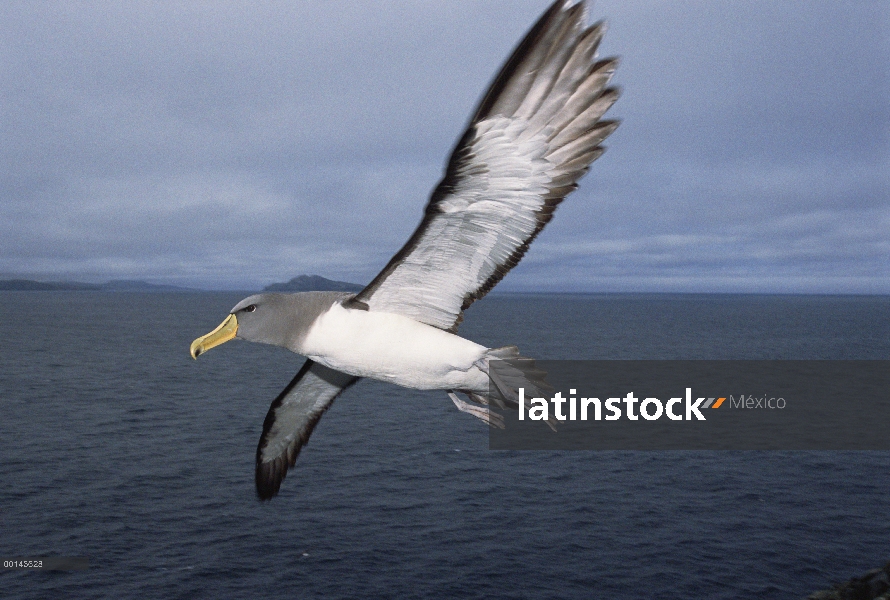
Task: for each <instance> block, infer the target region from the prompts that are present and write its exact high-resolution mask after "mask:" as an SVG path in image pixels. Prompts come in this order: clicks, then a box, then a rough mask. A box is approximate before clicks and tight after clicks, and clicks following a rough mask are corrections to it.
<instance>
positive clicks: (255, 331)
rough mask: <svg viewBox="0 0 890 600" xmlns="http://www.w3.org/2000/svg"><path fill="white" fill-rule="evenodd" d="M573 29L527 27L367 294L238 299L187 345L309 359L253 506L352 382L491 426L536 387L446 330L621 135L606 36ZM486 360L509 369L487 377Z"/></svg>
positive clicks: (529, 373)
mask: <svg viewBox="0 0 890 600" xmlns="http://www.w3.org/2000/svg"><path fill="white" fill-rule="evenodd" d="M585 25H586V4H585V2H584V1H582V2H579V3H574V2H573V1H572V0H557V1H556V2H555V3H554V4H553V5H552V6H551V7H550V8H549V9H548V10H547V12H546V13H544V15H543V16H542V17H541V18H540V20H539V21H538V22H537V23H536V24H535V25H534V26H533V27H532V29H531V31H529V33H528V34H527V35H526V37H525V38H524V39H523V40H522V42H520V44H519V46H518V47H517V48H516V50H515V51H514V52H513V54H512V56H510V58H509V59H508V60H507V63H506V64H505V65H504V67H503V68H502V69H501V71H500V73H499V74H498V75H497V77H496V78H495V80H494V82H493V83H492V85H491V87H490V88H489V89H488V91H487V92H486V93H485V96H484V97H483V98H482V101H481V102H480V104H479V107H478V109H477V110H476V112H475V114H474V115H473V117H472V119H471V120H470V124H469V126H468V127H467V130H466V132H465V133H464V134H463V136H462V137H461V138H460V140H459V141H458V143H457V146H456V147H455V149H454V151H453V153H452V155H451V158H450V160H449V161H448V166H447V168H446V171H445V176H444V178H443V179H442V181H441V182H440V183H439V185H438V186H437V187H436V189H435V190H434V191H433V193H432V196H431V198H430V200H429V202H428V203H427V205H426V210H425V211H424V215H423V219H422V220H421V222H420V225H419V226H418V227H417V230H416V231H415V232H414V234H413V235H412V236H411V237H410V239H409V240H408V242H407V243H406V244H405V245H404V247H402V249H401V250H399V252H398V253H396V255H395V256H393V258H392V260H390V261H389V264H387V265H386V267H385V268H384V269H383V270H382V271H381V272H380V274H379V275H377V277H375V278H374V280H373V281H371V283H370V284H368V286H367V287H366V288H364V289H363V290H362V291H361V292H359V293H358V294H355V295H353V294H348V293H340V292H304V293H297V294H275V293H268V294H257V295H255V296H250V297H249V298H245V299H244V300H242V301H241V302H239V303H238V304H236V305H235V307H234V308H233V309H232V310H231V312H230V314H229V316H228V317H226V319H225V320H224V321H223V323H222V324H221V325H220V326H219V327H217V328H216V329H215V330H214V331H212V332H211V333H209V334H207V335H205V336H202V337H199V338H198V339H196V340H195V341H194V342H193V343H192V345H191V355H192V357H193V358H197V357H198V355H199V354H201V353H203V352H206V351H207V350H209V349H210V348H213V347H214V346H218V345H219V344H222V343H223V342H226V341H228V340H230V339H233V338H240V339H244V340H247V341H251V342H262V343H265V344H274V345H276V346H283V347H284V348H287V349H288V350H291V351H293V352H296V353H297V354H300V355H303V356H305V357H307V360H306V362H305V364H303V366H302V368H301V369H300V371H299V372H298V373H297V375H296V377H294V378H293V380H292V381H291V382H290V383H289V384H288V385H287V387H285V388H284V390H283V391H282V392H281V394H279V395H278V397H277V398H276V399H275V401H274V402H272V406H271V407H270V408H269V412H268V414H267V415H266V420H265V422H264V423H263V433H262V436H261V437H260V442H259V445H258V447H257V453H256V490H257V495H258V496H259V498H260V499H263V500H267V499H270V498H272V497H273V496H275V495H276V494H277V493H278V490H279V488H280V487H281V482H282V480H283V479H284V478H285V476H286V475H287V470H288V468H289V467H292V466H293V465H294V464H295V462H296V459H297V455H298V454H299V453H300V449H301V448H302V447H303V445H304V444H306V442H307V441H308V440H309V436H310V435H311V434H312V430H313V429H314V427H315V425H316V424H317V423H318V420H319V419H320V418H321V416H322V415H323V414H324V412H325V411H326V410H327V409H328V408H329V407H330V406H331V404H332V403H333V402H334V399H336V398H337V396H338V395H340V393H341V392H342V391H343V390H344V389H346V388H347V387H349V386H351V385H352V384H354V383H355V382H356V381H357V380H358V379H359V378H360V377H370V378H372V379H378V380H381V381H388V382H391V383H394V384H396V385H401V386H405V387H409V388H415V389H422V390H433V389H436V390H438V389H441V390H446V391H447V393H448V395H449V396H450V397H451V399H452V401H453V402H454V404H455V405H456V406H457V408H458V409H459V410H461V411H464V412H467V413H469V414H472V415H474V416H476V417H478V418H480V419H482V420H484V421H485V422H487V423H489V424H490V425H493V426H499V425H501V423H500V421H499V418H500V415H498V414H496V413H493V412H489V411H488V408H487V405H488V404H489V402H494V403H495V404H497V405H499V406H501V407H504V406H515V405H516V398H517V395H516V391H517V390H518V388H519V387H520V386H525V387H526V390H527V391H532V390H544V389H546V388H547V384H546V382H545V381H544V380H543V375H544V373H543V372H542V371H540V370H536V369H535V368H534V363H533V361H531V360H521V358H522V357H520V356H519V350H518V349H517V348H516V347H515V346H507V347H503V348H486V347H485V346H481V345H479V344H476V343H474V342H472V341H470V340H467V339H465V338H462V337H459V336H457V335H456V334H455V332H456V331H457V327H458V325H459V324H460V322H461V319H462V313H463V311H464V310H466V309H467V308H468V307H469V306H470V305H471V304H472V303H473V302H474V301H476V300H478V299H479V298H482V297H483V296H485V294H487V293H488V292H489V290H491V289H492V288H493V287H494V286H495V285H496V284H497V283H498V282H499V281H500V280H501V279H502V278H503V277H504V275H506V274H507V272H508V271H509V270H510V269H511V268H513V267H514V266H515V265H516V264H517V263H518V262H519V260H520V259H521V258H522V256H523V255H524V254H525V252H526V250H528V247H529V244H531V243H532V240H534V239H535V237H536V236H537V235H538V233H540V232H541V230H542V229H543V228H544V226H545V225H546V224H547V223H548V222H549V221H550V219H551V218H552V217H553V212H554V210H555V209H556V207H557V205H558V204H559V203H560V202H562V200H563V198H565V197H566V196H567V195H568V194H569V193H571V192H572V191H573V190H575V189H576V188H577V187H578V183H577V182H578V180H579V179H580V178H581V177H582V176H583V175H584V174H585V173H586V172H587V170H588V168H589V166H590V163H592V162H593V161H594V160H596V159H597V158H598V157H599V156H600V155H602V153H603V151H604V148H603V146H601V145H600V144H601V143H602V141H603V140H604V139H605V138H606V137H607V136H609V134H611V133H612V132H613V131H615V128H616V127H617V126H618V122H617V121H609V120H603V119H602V117H603V114H604V113H605V112H606V111H607V110H608V109H609V108H610V107H611V106H612V104H613V103H614V102H615V100H617V99H618V90H616V89H615V88H612V87H608V84H609V80H610V79H611V77H612V74H613V73H614V72H615V68H616V66H617V64H618V61H617V59H615V58H609V59H605V60H597V59H596V50H597V46H598V45H599V42H600V40H601V39H602V37H603V34H604V32H605V26H604V24H603V23H602V22H600V23H596V24H594V25H592V26H590V27H586V26H585ZM492 359H505V362H506V363H507V364H510V365H514V368H512V369H506V370H502V369H500V368H499V369H494V368H489V367H490V365H494V364H495V363H496V362H497V361H492ZM510 359H515V360H512V361H511V360H510ZM490 361H492V362H491V363H490ZM497 364H500V363H497ZM496 371H497V373H496ZM489 375H490V376H491V378H492V382H493V383H494V384H495V385H494V386H493V387H492V389H493V390H494V393H491V394H490V393H489ZM458 392H459V393H462V394H464V395H465V396H466V397H467V398H468V399H469V400H470V402H467V401H465V400H462V399H461V398H460V397H458V396H457V393H458ZM530 397H531V396H530Z"/></svg>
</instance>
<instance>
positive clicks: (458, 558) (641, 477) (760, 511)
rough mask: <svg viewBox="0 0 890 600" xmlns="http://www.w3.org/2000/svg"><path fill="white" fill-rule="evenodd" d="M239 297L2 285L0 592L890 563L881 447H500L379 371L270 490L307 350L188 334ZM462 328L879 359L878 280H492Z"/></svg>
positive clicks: (647, 587)
mask: <svg viewBox="0 0 890 600" xmlns="http://www.w3.org/2000/svg"><path fill="white" fill-rule="evenodd" d="M240 297H241V294H231V293H195V294H186V293H183V294H135V293H118V294H115V293H100V292H96V293H94V292H71V293H68V292H4V293H0V302H2V306H3V313H2V318H0V358H2V368H0V556H6V557H10V556H84V557H88V559H89V565H90V566H89V569H88V570H85V571H54V572H46V571H45V572H37V571H6V572H0V596H2V597H3V598H108V597H114V598H136V597H143V598H447V597H455V598H536V599H537V598H585V599H588V598H606V599H625V598H627V599H631V598H633V599H636V598H645V599H660V598H664V599H698V598H702V599H730V598H733V599H734V598H757V599H773V598H775V599H780V598H803V597H805V596H806V595H807V594H808V593H810V592H812V591H815V590H817V589H821V588H826V587H829V585H830V584H831V583H832V582H839V581H842V580H846V579H848V578H850V577H852V576H855V575H861V574H862V573H864V572H865V571H868V570H869V569H871V568H874V567H878V566H881V565H883V564H884V563H885V562H886V561H887V560H888V559H890V453H887V452H706V451H696V452H626V451H625V452H591V451H587V452H582V451H575V452H570V451H564V452H555V451H551V452H539V451H525V452H522V451H515V452H508V451H492V450H489V449H488V431H487V430H486V428H485V426H484V425H483V424H482V423H481V422H480V421H478V420H476V419H474V418H472V417H470V416H469V415H466V414H463V413H460V412H458V411H457V410H455V408H454V406H453V405H452V403H451V402H450V400H449V399H448V397H447V396H446V395H445V393H443V392H416V391H411V390H405V389H400V388H396V387H392V386H390V385H385V384H380V383H376V382H372V381H363V382H361V383H359V384H358V385H356V386H355V387H353V388H351V389H349V390H348V391H347V392H346V393H345V394H344V395H343V396H342V397H341V398H340V399H339V400H338V401H337V402H336V403H335V404H334V406H333V407H332V408H331V410H330V411H329V412H328V413H327V414H326V415H325V417H324V418H323V419H322V420H321V422H320V424H319V426H318V427H317V429H316V430H315V433H314V434H313V436H312V440H311V443H310V444H309V445H308V446H307V447H306V448H305V449H304V451H303V453H302V454H301V455H300V458H299V461H298V463H297V467H296V469H294V470H293V471H292V472H291V473H290V475H289V476H288V478H287V479H286V480H285V482H284V485H283V486H282V490H281V493H280V495H279V496H278V497H276V498H275V499H274V500H272V501H271V502H268V503H261V502H259V501H257V500H256V498H255V495H254V489H253V485H254V484H253V461H254V452H255V449H256V444H257V441H258V438H259V435H260V432H261V429H262V423H263V418H264V416H265V414H266V411H267V409H268V407H269V404H270V402H271V400H272V399H273V398H274V397H275V396H276V394H277V393H278V392H279V391H280V390H281V389H282V388H283V387H284V385H285V384H286V383H287V382H288V381H289V380H290V379H291V377H292V376H293V375H294V373H295V371H296V370H297V368H298V367H299V365H300V364H301V362H302V359H301V358H300V357H298V356H296V355H293V354H290V353H288V352H287V351H285V350H281V349H276V348H270V347H263V346H259V345H255V344H248V343H244V342H238V343H230V344H226V345H224V346H222V347H220V348H217V349H214V350H213V351H211V352H209V353H207V354H206V355H204V356H202V357H201V358H200V360H198V361H193V360H192V359H191V358H190V357H189V355H188V347H189V343H190V342H191V341H192V340H193V339H194V338H195V337H197V336H199V335H201V334H204V333H206V332H208V331H210V330H211V329H212V328H214V327H215V326H216V325H217V324H218V323H219V322H220V321H221V320H222V318H223V317H224V316H225V314H226V313H227V312H228V310H229V308H231V306H232V305H234V304H235V302H236V301H238V300H239V299H240ZM461 334H462V335H464V336H465V337H469V338H471V339H474V340H475V341H477V342H480V343H482V344H486V345H489V346H503V345H507V344H517V345H518V346H519V347H520V349H521V350H522V352H523V354H525V355H528V356H534V357H536V358H541V359H890V298H888V297H875V296H870V297H866V296H859V297H854V296H850V297H841V296H746V295H595V296H593V295H592V296H558V295H540V296H510V295H501V296H492V297H489V298H487V299H485V300H484V301H482V302H480V303H478V304H477V305H474V306H473V307H472V308H471V309H470V310H469V311H468V312H467V314H466V321H465V323H464V324H463V325H462V327H461Z"/></svg>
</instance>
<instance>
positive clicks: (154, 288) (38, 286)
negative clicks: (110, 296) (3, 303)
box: [0, 279, 197, 292]
mask: <svg viewBox="0 0 890 600" xmlns="http://www.w3.org/2000/svg"><path fill="white" fill-rule="evenodd" d="M0 291H24V292H72V291H74V292H79V291H88V292H89V291H92V292H194V291H197V290H193V289H190V288H184V287H179V286H175V285H158V284H154V283H146V282H145V281H132V280H128V279H121V280H114V281H109V282H107V283H81V282H79V281H52V282H49V281H32V280H30V279H5V280H0Z"/></svg>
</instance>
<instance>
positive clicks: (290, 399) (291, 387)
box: [255, 360, 358, 500]
mask: <svg viewBox="0 0 890 600" xmlns="http://www.w3.org/2000/svg"><path fill="white" fill-rule="evenodd" d="M356 381H358V377H353V376H352V375H347V374H346V373H341V372H340V371H335V370H334V369H329V368H328V367H325V366H324V365H320V364H318V363H316V362H313V361H311V360H307V361H306V362H305V363H304V364H303V367H302V368H301V369H300V371H299V372H298V373H297V375H296V377H294V378H293V380H292V381H291V382H290V383H289V384H288V385H287V387H285V388H284V390H282V392H281V393H280V394H279V395H278V397H277V398H275V400H274V401H273V402H272V406H270V407H269V412H268V413H267V414H266V420H265V421H264V422H263V434H262V435H261V436H260V443H259V445H258V446H257V450H256V474H255V479H256V492H257V496H258V497H259V498H260V499H261V500H269V499H271V498H272V497H273V496H275V495H276V494H277V493H278V490H279V488H280V487H281V482H282V481H284V478H285V477H286V476H287V470H288V469H289V468H290V467H292V466H294V464H295V463H296V461H297V456H298V455H299V454H300V450H301V449H302V448H303V446H305V445H306V444H307V443H308V442H309V436H310V435H312V430H313V429H315V425H316V424H318V421H319V419H321V416H322V415H323V414H324V413H325V411H326V410H327V409H328V408H330V406H331V404H333V403H334V400H335V399H336V398H337V396H339V395H340V393H341V392H342V391H343V390H345V389H346V388H348V387H349V386H351V385H352V384H354V383H355V382H356Z"/></svg>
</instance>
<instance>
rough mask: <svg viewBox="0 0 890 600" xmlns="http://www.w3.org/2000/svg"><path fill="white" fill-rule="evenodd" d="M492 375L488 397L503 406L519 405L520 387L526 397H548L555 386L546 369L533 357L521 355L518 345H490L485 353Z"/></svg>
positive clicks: (489, 375)
mask: <svg viewBox="0 0 890 600" xmlns="http://www.w3.org/2000/svg"><path fill="white" fill-rule="evenodd" d="M484 360H485V362H486V363H487V365H486V366H487V369H486V372H487V373H488V378H489V394H488V397H489V400H490V401H491V402H493V403H495V404H496V405H498V406H500V407H501V408H513V409H517V408H519V388H523V389H524V393H525V397H526V398H537V397H543V398H548V397H550V395H551V394H552V393H553V391H554V390H553V387H552V386H551V385H550V384H549V383H547V380H546V377H547V372H546V371H544V370H542V369H540V368H538V367H537V366H536V364H535V360H534V359H533V358H528V357H525V356H520V354H519V348H517V347H516V346H504V347H502V348H491V349H489V350H488V352H486V353H485V359H484Z"/></svg>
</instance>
